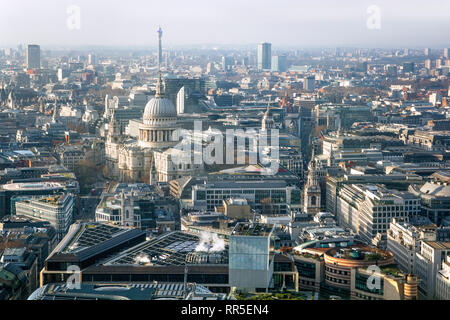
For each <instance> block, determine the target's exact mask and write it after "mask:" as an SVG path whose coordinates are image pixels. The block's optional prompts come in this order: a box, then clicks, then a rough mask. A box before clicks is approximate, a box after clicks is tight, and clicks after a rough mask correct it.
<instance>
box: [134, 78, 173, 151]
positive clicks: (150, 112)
mask: <svg viewBox="0 0 450 320" xmlns="http://www.w3.org/2000/svg"><path fill="white" fill-rule="evenodd" d="M142 120H143V121H142V124H141V125H140V126H139V146H141V147H145V148H157V149H158V148H169V147H172V146H174V145H175V144H176V143H177V142H176V140H177V139H176V130H177V110H176V108H175V106H174V105H173V103H172V102H171V101H170V100H169V99H166V98H165V97H164V92H163V89H162V81H161V72H160V73H159V76H158V84H157V87H156V95H155V97H154V98H153V99H151V100H150V101H149V102H148V103H147V105H146V106H145V110H144V115H143V117H142Z"/></svg>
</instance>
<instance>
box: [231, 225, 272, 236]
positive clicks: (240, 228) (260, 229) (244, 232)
mask: <svg viewBox="0 0 450 320" xmlns="http://www.w3.org/2000/svg"><path fill="white" fill-rule="evenodd" d="M272 231H273V225H271V224H261V223H253V224H250V223H244V222H241V223H238V224H237V225H236V227H235V228H234V230H233V231H232V232H231V235H232V236H253V237H267V236H269V235H270V234H271V233H272Z"/></svg>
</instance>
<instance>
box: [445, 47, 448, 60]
mask: <svg viewBox="0 0 450 320" xmlns="http://www.w3.org/2000/svg"><path fill="white" fill-rule="evenodd" d="M444 57H445V58H447V59H448V48H445V49H444Z"/></svg>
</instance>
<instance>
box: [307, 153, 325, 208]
mask: <svg viewBox="0 0 450 320" xmlns="http://www.w3.org/2000/svg"><path fill="white" fill-rule="evenodd" d="M320 209H321V190H320V185H319V181H318V177H317V170H316V165H315V162H314V151H313V154H312V158H311V162H310V163H309V166H308V180H307V182H306V185H305V191H304V197H303V210H304V211H305V212H306V213H308V214H311V215H315V214H316V213H318V212H320Z"/></svg>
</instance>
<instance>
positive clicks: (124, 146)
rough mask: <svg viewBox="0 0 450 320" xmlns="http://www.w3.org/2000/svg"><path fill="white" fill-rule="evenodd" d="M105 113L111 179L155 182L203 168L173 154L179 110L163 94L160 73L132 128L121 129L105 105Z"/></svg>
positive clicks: (106, 159)
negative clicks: (151, 97)
mask: <svg viewBox="0 0 450 320" xmlns="http://www.w3.org/2000/svg"><path fill="white" fill-rule="evenodd" d="M160 45H161V44H160ZM106 100H108V97H107V98H106ZM105 114H106V115H107V117H108V115H109V114H111V116H110V117H111V119H110V122H109V125H108V131H107V136H106V142H105V161H106V165H107V169H108V172H109V174H108V175H109V176H110V178H112V179H116V180H118V181H121V182H149V183H150V185H153V184H154V183H156V182H169V181H171V180H173V179H179V178H181V177H184V176H190V175H192V174H195V173H196V172H198V171H201V170H202V168H203V167H202V165H191V164H190V163H178V161H176V160H173V159H172V155H173V154H178V152H180V151H179V150H177V149H175V148H173V147H175V146H176V145H177V144H178V143H179V141H178V126H177V110H176V108H175V106H174V104H173V103H172V102H171V100H169V99H167V98H165V97H164V90H163V85H162V81H161V72H159V74H158V82H157V86H156V94H155V97H154V98H153V99H151V100H150V101H148V102H147V104H146V106H145V109H144V114H143V116H142V121H138V120H135V121H133V123H134V124H133V127H132V128H131V129H130V127H131V125H130V124H129V126H128V127H127V129H126V130H125V132H122V130H121V128H120V126H119V123H118V121H117V120H116V117H115V111H114V110H112V113H111V112H110V111H109V109H108V108H105ZM130 122H131V121H130Z"/></svg>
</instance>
